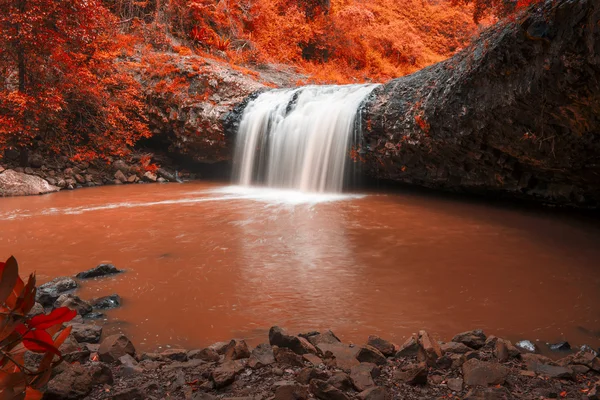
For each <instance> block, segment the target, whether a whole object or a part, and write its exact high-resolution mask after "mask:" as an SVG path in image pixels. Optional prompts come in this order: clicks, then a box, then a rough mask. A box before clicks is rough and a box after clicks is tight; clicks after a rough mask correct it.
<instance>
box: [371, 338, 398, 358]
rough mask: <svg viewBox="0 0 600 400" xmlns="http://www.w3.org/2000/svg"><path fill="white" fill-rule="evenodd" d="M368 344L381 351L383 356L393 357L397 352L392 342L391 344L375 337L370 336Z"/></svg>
mask: <svg viewBox="0 0 600 400" xmlns="http://www.w3.org/2000/svg"><path fill="white" fill-rule="evenodd" d="M367 344H368V345H369V346H371V347H374V348H376V349H377V350H379V351H380V352H381V354H383V355H384V356H386V357H391V356H393V355H394V353H395V350H396V349H395V347H394V344H393V343H392V342H389V341H387V340H385V339H382V338H380V337H379V336H375V335H371V336H369V339H368V340H367Z"/></svg>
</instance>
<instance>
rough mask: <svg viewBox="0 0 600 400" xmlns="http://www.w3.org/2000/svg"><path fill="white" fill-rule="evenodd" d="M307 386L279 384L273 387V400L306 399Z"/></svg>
mask: <svg viewBox="0 0 600 400" xmlns="http://www.w3.org/2000/svg"><path fill="white" fill-rule="evenodd" d="M306 399H308V388H307V387H306V386H302V385H298V384H293V383H292V384H287V385H281V386H279V387H278V388H277V389H275V398H274V400H306Z"/></svg>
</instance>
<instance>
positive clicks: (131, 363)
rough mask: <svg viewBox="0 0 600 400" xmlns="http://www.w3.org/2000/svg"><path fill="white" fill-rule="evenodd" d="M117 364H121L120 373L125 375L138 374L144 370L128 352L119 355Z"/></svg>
mask: <svg viewBox="0 0 600 400" xmlns="http://www.w3.org/2000/svg"><path fill="white" fill-rule="evenodd" d="M119 364H121V374H122V375H123V376H125V377H129V376H136V375H140V374H142V373H143V372H144V369H143V368H142V367H140V366H139V365H138V362H137V361H136V360H135V358H133V357H132V356H130V355H129V354H125V355H124V356H122V357H119Z"/></svg>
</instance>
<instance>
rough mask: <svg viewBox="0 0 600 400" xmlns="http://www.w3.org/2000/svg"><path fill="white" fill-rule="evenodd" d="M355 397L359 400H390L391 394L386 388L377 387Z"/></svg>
mask: <svg viewBox="0 0 600 400" xmlns="http://www.w3.org/2000/svg"><path fill="white" fill-rule="evenodd" d="M357 397H358V398H359V399H360V400H390V399H391V398H392V394H391V393H390V390H389V389H388V388H386V387H382V386H378V387H372V388H369V389H367V390H365V391H362V392H360V393H359V394H358V396H357Z"/></svg>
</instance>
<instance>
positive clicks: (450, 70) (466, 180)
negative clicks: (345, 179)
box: [362, 0, 600, 207]
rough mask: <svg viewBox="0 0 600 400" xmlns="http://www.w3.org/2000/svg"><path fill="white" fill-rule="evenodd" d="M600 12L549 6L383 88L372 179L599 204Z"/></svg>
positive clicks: (577, 2) (373, 115) (368, 129)
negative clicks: (448, 57) (452, 55)
mask: <svg viewBox="0 0 600 400" xmlns="http://www.w3.org/2000/svg"><path fill="white" fill-rule="evenodd" d="M599 20H600V4H599V3H598V1H597V0H559V1H555V0H548V1H546V2H545V3H544V4H543V5H541V6H536V7H534V8H532V9H530V10H529V11H528V12H527V14H526V15H523V16H518V17H517V18H516V20H514V21H510V22H506V23H501V24H499V25H497V26H494V27H492V28H491V29H489V30H488V31H486V32H484V33H483V35H482V36H481V38H480V39H478V40H477V41H476V42H475V43H474V44H473V45H471V46H469V47H468V48H466V49H465V50H463V51H462V52H460V53H459V54H457V55H456V56H454V57H452V58H450V59H448V60H446V61H444V62H441V63H438V64H435V65H432V66H430V67H428V68H425V69H423V70H421V71H418V72H416V73H414V74H412V75H409V76H406V77H403V78H399V79H395V80H393V81H391V82H389V83H387V84H385V85H383V86H381V87H380V88H378V89H376V90H375V91H374V92H373V93H372V95H371V96H370V98H369V100H368V101H367V103H366V104H365V107H364V110H363V127H365V128H364V130H363V144H362V147H363V154H364V157H365V158H366V165H365V167H366V170H367V172H368V173H369V174H370V175H371V176H374V177H377V178H381V179H388V180H393V181H397V182H403V183H410V184H416V185H422V186H427V187H432V188H441V189H445V190H451V191H462V192H471V193H485V194H494V195H507V196H510V197H519V198H525V199H532V200H541V201H544V202H551V203H556V204H570V205H578V206H590V207H597V206H598V205H599V204H600V22H599Z"/></svg>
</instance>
